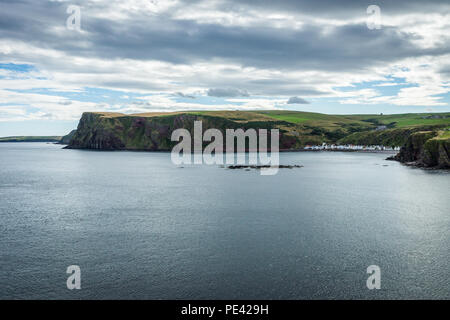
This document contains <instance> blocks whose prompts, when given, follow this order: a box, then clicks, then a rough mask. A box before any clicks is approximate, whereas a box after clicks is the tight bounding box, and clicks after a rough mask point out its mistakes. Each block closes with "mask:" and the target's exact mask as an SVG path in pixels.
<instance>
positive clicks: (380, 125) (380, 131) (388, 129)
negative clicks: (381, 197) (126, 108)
mask: <svg viewBox="0 0 450 320" xmlns="http://www.w3.org/2000/svg"><path fill="white" fill-rule="evenodd" d="M195 120H202V121H203V130H207V129H209V128H217V129H219V130H221V131H222V132H224V130H225V129H237V128H242V129H244V130H245V129H249V128H254V129H261V128H266V129H272V128H278V129H280V149H281V150H295V149H301V148H303V147H304V146H305V145H307V144H322V143H323V142H326V143H346V144H347V143H348V144H350V143H351V144H365V145H369V144H384V145H390V146H391V145H395V146H400V145H403V144H404V143H405V142H406V141H407V139H408V137H409V136H410V135H411V134H412V133H414V132H418V131H424V130H439V129H444V128H446V127H450V113H441V114H433V113H429V114H403V115H326V114H320V113H312V112H300V111H275V110H271V111H191V112H173V113H142V114H130V115H126V114H121V113H108V112H86V113H84V114H83V115H82V118H81V120H80V122H79V125H78V128H77V131H76V132H75V133H74V134H73V137H72V139H70V143H69V145H68V148H81V149H101V150H153V151H158V150H170V149H171V148H172V147H173V146H174V145H175V144H176V143H175V142H172V141H171V140H170V136H171V133H172V131H173V130H175V129H178V128H185V129H188V130H190V131H191V132H193V123H194V121H195Z"/></svg>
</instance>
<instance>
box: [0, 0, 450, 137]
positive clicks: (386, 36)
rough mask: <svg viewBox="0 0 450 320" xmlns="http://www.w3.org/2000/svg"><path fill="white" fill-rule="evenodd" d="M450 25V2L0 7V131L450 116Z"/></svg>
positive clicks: (116, 1) (146, 0)
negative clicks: (171, 121) (162, 119)
mask: <svg viewBox="0 0 450 320" xmlns="http://www.w3.org/2000/svg"><path fill="white" fill-rule="evenodd" d="M369 5H378V7H379V8H380V19H379V20H377V19H376V17H375V16H374V15H373V14H372V12H373V11H370V10H369V14H368V13H367V9H368V7H369ZM69 6H78V7H79V8H80V13H81V19H80V20H79V21H80V28H79V30H78V29H77V28H76V22H77V21H78V20H77V19H74V16H73V13H74V11H70V10H69V12H68V7H69ZM75 13H76V11H75ZM68 24H69V27H68ZM74 24H75V25H74ZM449 30H450V1H448V0H442V1H437V0H428V1H420V0H408V1H401V0H396V1H393V0H392V1H358V0H353V1H349V0H341V1H337V0H324V1H320V0H314V1H306V0H284V1H273V0H253V1H251V0H226V1H225V0H206V1H202V0H189V1H187V0H128V1H122V0H83V1H81V0H80V1H75V0H73V1H72V0H69V1H65V0H52V1H50V0H48V1H44V0H0V136H8V135H32V134H34V135H50V134H65V133H67V132H68V131H70V130H71V129H73V128H75V127H76V125H77V122H78V119H79V117H80V115H81V113H82V112H84V111H116V112H124V113H137V112H149V111H173V110H201V109H215V110H223V109H227V110H235V109H242V110H252V109H284V110H303V111H314V112H323V113H334V114H348V113H380V112H383V113H406V112H439V111H441V112H442V111H450V107H449V102H450V94H449V92H450V32H449Z"/></svg>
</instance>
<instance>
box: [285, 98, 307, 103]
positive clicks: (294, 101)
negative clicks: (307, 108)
mask: <svg viewBox="0 0 450 320" xmlns="http://www.w3.org/2000/svg"><path fill="white" fill-rule="evenodd" d="M286 103H287V104H309V102H308V101H306V100H305V99H303V98H300V97H290V98H289V100H288V101H287V102H286Z"/></svg>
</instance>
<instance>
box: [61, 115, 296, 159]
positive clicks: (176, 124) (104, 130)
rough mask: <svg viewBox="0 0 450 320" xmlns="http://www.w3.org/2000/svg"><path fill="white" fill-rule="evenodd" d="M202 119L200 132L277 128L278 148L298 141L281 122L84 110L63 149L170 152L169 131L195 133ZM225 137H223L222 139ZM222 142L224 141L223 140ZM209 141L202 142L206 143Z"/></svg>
mask: <svg viewBox="0 0 450 320" xmlns="http://www.w3.org/2000/svg"><path fill="white" fill-rule="evenodd" d="M196 120H201V121H202V126H203V132H204V131H205V130H207V129H209V128H216V129H219V130H220V131H221V132H222V134H223V135H224V137H225V129H239V128H242V129H243V130H247V129H249V128H253V129H268V130H270V129H275V128H279V129H280V149H281V150H283V149H299V148H301V147H302V143H301V141H300V140H299V139H298V138H297V137H295V136H294V135H290V134H286V132H285V131H284V130H283V129H282V127H283V126H289V125H290V124H287V123H286V122H284V121H268V122H238V121H232V120H228V119H225V118H223V117H214V116H202V115H195V114H183V113H180V114H168V115H162V116H154V117H146V116H142V117H141V116H138V115H133V116H127V115H116V114H108V113H94V112H85V113H83V115H82V117H81V120H80V122H79V124H78V128H77V130H76V132H75V134H74V135H73V137H72V139H71V140H70V143H69V145H68V146H67V147H66V148H69V149H97V150H147V151H170V150H171V149H172V148H173V146H174V145H176V144H177V143H178V142H173V141H171V134H172V131H174V130H175V129H179V128H184V129H187V130H188V131H190V132H191V135H192V137H193V136H194V135H193V134H194V121H196ZM224 140H225V138H224ZM224 142H225V141H224ZM206 144H208V143H205V145H206Z"/></svg>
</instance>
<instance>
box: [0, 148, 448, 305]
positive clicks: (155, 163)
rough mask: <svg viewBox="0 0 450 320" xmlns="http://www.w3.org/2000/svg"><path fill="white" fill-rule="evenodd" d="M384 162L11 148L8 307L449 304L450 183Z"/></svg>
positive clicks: (1, 197)
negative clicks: (51, 303)
mask: <svg viewBox="0 0 450 320" xmlns="http://www.w3.org/2000/svg"><path fill="white" fill-rule="evenodd" d="M384 158H386V155H385V154H374V153H339V152H334V153H330V152H310V153H309V152H301V153H294V152H291V153H283V154H281V163H282V164H301V165H304V167H303V168H298V169H280V171H279V173H278V174H277V175H275V176H261V175H260V174H259V172H258V171H257V170H251V171H245V170H228V169H224V168H221V167H219V166H193V167H190V166H185V167H184V168H180V167H177V166H175V165H173V164H172V162H171V161H170V154H169V153H150V152H149V153H147V152H98V151H81V150H63V149H61V146H59V145H53V144H46V143H2V144H0V298H2V299H23V298H27V299H48V298H49V299H56V298H64V299H109V298H119V299H131V298H137V299H317V298H326V299H333V298H343V299H351V298H353V299H354V298H358V299H379V298H388V299H392V298H400V299H404V298H432V299H442V298H446V299H448V298H450V282H449V281H450V280H449V279H450V271H449V270H450V269H449V261H450V249H449V248H450V237H449V231H450V213H449V205H450V200H449V199H450V198H449V190H450V174H449V173H448V172H445V171H426V170H422V169H414V168H410V167H405V166H402V165H401V164H399V163H396V162H390V161H385V160H384ZM373 264H375V265H378V266H380V268H381V272H382V277H381V279H382V289H381V290H368V289H367V287H366V279H367V277H368V275H367V274H366V268H367V267H368V266H369V265H373ZM69 265H79V266H80V267H81V279H82V280H81V286H82V289H81V290H73V291H70V290H68V289H67V288H66V279H67V276H68V275H67V274H66V268H67V266H69Z"/></svg>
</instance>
